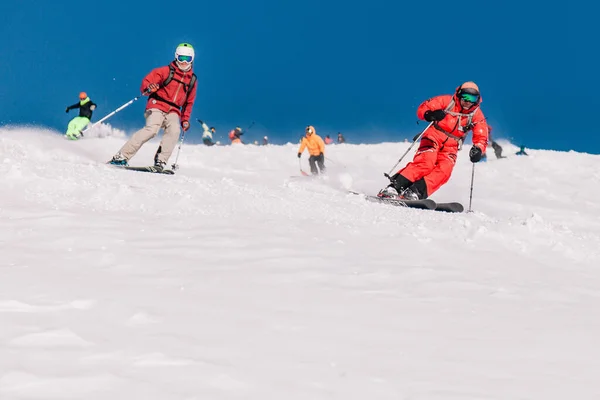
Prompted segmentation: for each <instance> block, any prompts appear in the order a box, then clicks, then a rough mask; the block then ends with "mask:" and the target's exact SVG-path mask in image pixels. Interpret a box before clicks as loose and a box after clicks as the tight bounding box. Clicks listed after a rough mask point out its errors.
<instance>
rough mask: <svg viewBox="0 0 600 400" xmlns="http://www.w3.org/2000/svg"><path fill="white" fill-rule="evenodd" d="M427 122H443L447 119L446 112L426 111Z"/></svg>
mask: <svg viewBox="0 0 600 400" xmlns="http://www.w3.org/2000/svg"><path fill="white" fill-rule="evenodd" d="M423 117H424V118H425V121H427V122H433V121H441V120H443V119H444V118H445V117H446V111H444V110H433V111H431V110H427V111H425V115H423Z"/></svg>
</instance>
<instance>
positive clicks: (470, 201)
mask: <svg viewBox="0 0 600 400" xmlns="http://www.w3.org/2000/svg"><path fill="white" fill-rule="evenodd" d="M474 179H475V163H473V169H472V170H471V193H470V194H469V209H468V210H467V212H473V210H472V209H471V203H472V202H473V180H474Z"/></svg>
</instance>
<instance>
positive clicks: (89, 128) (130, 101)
mask: <svg viewBox="0 0 600 400" xmlns="http://www.w3.org/2000/svg"><path fill="white" fill-rule="evenodd" d="M140 97H142V95H141V94H140V95H138V96H136V97H134V98H133V99H131V100H129V101H128V102H127V103H125V104H123V105H122V106H121V107H119V108H117V109H116V110H115V111H113V112H111V113H110V114H108V115H107V116H105V117H104V118H102V119H101V120H100V121H97V122H94V123H93V124H92V125H90V126H89V127H87V128H85V129H84V130H82V131H81V132H80V133H81V136H83V134H84V133H85V132H89V131H90V130H91V129H92V128H93V127H95V126H96V125H98V124H99V123H101V122H104V121H106V120H107V119H109V118H110V117H112V116H113V115H115V114H116V113H118V112H119V111H121V110H122V109H124V108H127V107H129V106H130V105H132V104H133V103H134V102H135V101H137V100H138V99H139V98H140Z"/></svg>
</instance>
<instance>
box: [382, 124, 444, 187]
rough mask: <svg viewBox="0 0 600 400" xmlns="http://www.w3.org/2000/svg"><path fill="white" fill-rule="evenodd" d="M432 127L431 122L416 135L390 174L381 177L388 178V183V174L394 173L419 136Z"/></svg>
mask: <svg viewBox="0 0 600 400" xmlns="http://www.w3.org/2000/svg"><path fill="white" fill-rule="evenodd" d="M431 125H433V121H432V122H430V123H429V125H427V127H426V128H425V129H423V130H422V131H421V133H419V134H418V135H416V136H415V137H414V138H413V141H412V144H411V145H410V147H409V148H408V149H407V150H406V151H405V152H404V154H402V157H400V159H399V160H398V162H397V163H396V164H395V165H394V166H393V167H392V169H391V170H390V172H388V173H387V174H386V173H384V174H383V175H385V177H386V178H388V179H389V180H390V181H391V180H392V178H391V177H390V174H391V173H392V172H394V170H395V169H396V167H397V166H398V164H400V163H401V162H402V160H403V159H404V157H406V155H407V154H408V152H409V151H410V150H411V149H412V148H413V146H414V145H415V143H417V141H418V140H419V139H421V136H423V134H424V133H425V131H426V130H427V129H429V127H430V126H431Z"/></svg>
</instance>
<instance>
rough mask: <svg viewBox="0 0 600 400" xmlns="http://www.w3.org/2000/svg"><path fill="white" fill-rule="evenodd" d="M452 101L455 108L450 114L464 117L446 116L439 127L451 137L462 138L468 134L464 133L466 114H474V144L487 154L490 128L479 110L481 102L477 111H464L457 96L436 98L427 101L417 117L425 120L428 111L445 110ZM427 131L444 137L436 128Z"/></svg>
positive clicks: (438, 123) (420, 108)
mask: <svg viewBox="0 0 600 400" xmlns="http://www.w3.org/2000/svg"><path fill="white" fill-rule="evenodd" d="M452 99H454V107H452V109H451V110H448V112H449V113H454V114H463V115H451V114H446V117H445V118H444V119H443V120H441V121H439V122H437V126H438V127H439V128H441V129H443V130H444V131H445V132H447V133H450V134H451V135H454V136H457V137H459V138H462V137H464V136H465V135H466V134H467V132H468V131H467V132H464V131H463V128H464V127H465V126H466V125H467V122H468V117H466V116H465V115H464V114H469V113H471V112H472V113H473V117H472V119H471V124H472V130H473V144H474V145H476V146H477V147H479V148H480V149H481V151H482V152H483V153H485V149H486V147H487V141H488V126H487V122H486V121H485V117H484V116H483V113H482V112H481V109H480V108H479V104H481V101H480V102H479V104H477V106H476V107H474V110H475V111H473V110H463V109H462V107H461V106H460V101H459V100H458V99H457V98H456V94H455V95H453V96H452V95H449V94H448V95H442V96H436V97H433V98H431V99H429V100H425V101H424V102H423V103H422V104H421V105H420V106H419V108H418V109H417V117H419V119H422V120H424V119H425V117H424V115H425V112H426V111H427V110H431V111H433V110H440V109H442V110H445V109H446V107H448V106H449V105H450V102H451V101H452ZM459 121H460V122H459ZM459 127H460V128H459ZM427 131H431V133H432V134H435V135H436V136H438V135H437V133H439V134H441V135H444V134H443V133H441V132H439V131H438V130H437V129H436V128H435V127H434V126H431V127H430V128H429V129H428V130H427ZM444 136H445V135H444Z"/></svg>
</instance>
